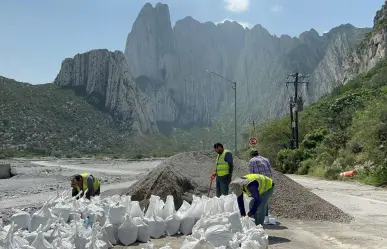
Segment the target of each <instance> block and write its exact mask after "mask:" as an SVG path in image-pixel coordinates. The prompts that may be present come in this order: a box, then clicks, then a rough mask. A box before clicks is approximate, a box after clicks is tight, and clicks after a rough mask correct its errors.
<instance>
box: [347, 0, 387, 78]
mask: <svg viewBox="0 0 387 249" xmlns="http://www.w3.org/2000/svg"><path fill="white" fill-rule="evenodd" d="M386 51H387V1H385V3H384V5H383V6H382V8H381V9H380V10H378V11H377V12H376V15H375V18H374V26H373V29H372V31H371V32H369V33H368V34H367V35H366V37H365V39H364V40H363V41H362V43H361V44H360V46H359V47H358V48H357V49H356V50H355V51H354V53H353V54H352V57H351V60H352V61H351V62H352V63H353V64H354V67H353V68H352V70H351V75H350V77H351V78H352V77H354V76H356V75H357V74H359V73H363V72H366V71H368V70H369V69H371V68H372V67H374V66H375V65H376V64H377V63H378V62H379V61H380V60H382V59H384V58H385V57H386Z"/></svg>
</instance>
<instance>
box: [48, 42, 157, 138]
mask: <svg viewBox="0 0 387 249" xmlns="http://www.w3.org/2000/svg"><path fill="white" fill-rule="evenodd" d="M54 83H55V84H56V85H58V86H61V87H71V88H74V89H75V90H76V91H77V92H78V93H80V94H81V95H83V96H84V97H85V98H86V99H87V100H88V101H89V102H90V103H92V104H93V105H95V106H97V107H99V108H101V109H103V110H105V111H107V112H109V113H110V114H111V115H112V117H113V119H114V121H115V123H116V125H117V126H118V127H119V128H120V129H123V130H128V129H129V130H131V131H133V132H134V133H137V134H143V133H151V132H156V131H158V129H157V125H156V122H155V119H154V115H153V110H152V106H151V103H150V102H149V100H148V98H147V97H146V95H145V94H144V93H143V92H142V91H141V90H140V89H138V87H137V85H136V83H135V81H134V80H133V78H132V76H131V74H130V73H129V71H128V65H127V62H126V60H125V56H124V54H123V53H122V52H120V51H115V52H110V51H108V50H106V49H99V50H92V51H90V52H87V53H83V54H77V55H76V56H75V57H74V58H67V59H65V60H64V61H63V62H62V67H61V69H60V72H59V74H58V75H57V77H56V79H55V81H54Z"/></svg>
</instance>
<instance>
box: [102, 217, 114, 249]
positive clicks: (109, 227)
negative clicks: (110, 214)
mask: <svg viewBox="0 0 387 249" xmlns="http://www.w3.org/2000/svg"><path fill="white" fill-rule="evenodd" d="M104 227H105V230H106V233H107V235H108V238H109V242H110V243H111V244H112V245H117V240H116V238H115V236H114V228H113V224H111V223H110V221H109V220H107V221H106V223H105V225H104Z"/></svg>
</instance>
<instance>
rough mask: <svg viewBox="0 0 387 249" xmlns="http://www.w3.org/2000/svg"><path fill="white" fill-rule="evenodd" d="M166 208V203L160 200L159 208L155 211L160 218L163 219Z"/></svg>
mask: <svg viewBox="0 0 387 249" xmlns="http://www.w3.org/2000/svg"><path fill="white" fill-rule="evenodd" d="M164 206H165V203H164V201H163V200H161V199H160V200H159V204H158V206H157V208H156V210H155V215H156V216H157V217H160V218H162V217H163V209H164Z"/></svg>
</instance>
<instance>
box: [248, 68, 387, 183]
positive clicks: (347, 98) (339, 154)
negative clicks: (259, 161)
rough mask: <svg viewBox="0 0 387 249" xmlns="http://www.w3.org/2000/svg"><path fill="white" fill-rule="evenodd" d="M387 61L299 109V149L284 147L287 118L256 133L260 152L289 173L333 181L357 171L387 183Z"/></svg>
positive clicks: (369, 180)
mask: <svg viewBox="0 0 387 249" xmlns="http://www.w3.org/2000/svg"><path fill="white" fill-rule="evenodd" d="M386 78H387V60H383V61H382V62H379V63H378V64H377V65H376V66H375V67H374V68H372V69H371V70H370V71H368V72H366V73H363V74H361V75H359V76H358V77H356V78H355V79H353V80H351V81H350V82H348V83H347V84H346V85H344V86H341V87H338V88H336V89H335V90H334V91H333V92H332V94H330V95H328V96H326V97H324V98H322V99H320V100H319V101H317V102H316V103H315V104H313V105H311V106H309V107H308V108H306V109H305V110H304V111H303V112H301V113H300V141H302V143H301V146H300V149H297V150H290V149H286V148H285V147H286V146H287V145H288V144H289V141H288V139H287V137H286V135H285V134H288V133H289V122H290V120H289V118H288V117H284V118H282V119H277V120H273V121H270V122H268V123H265V124H264V125H262V126H260V127H259V128H258V129H257V132H256V133H254V132H252V134H253V135H255V136H257V137H258V138H259V141H260V144H259V150H260V152H261V153H262V154H263V155H265V156H267V157H269V158H271V159H272V161H273V163H274V166H275V167H276V168H277V169H279V170H281V171H282V172H285V173H299V174H311V175H316V176H323V177H327V178H331V179H336V178H338V175H339V173H340V172H343V171H346V170H352V169H356V170H358V172H359V174H358V176H357V178H358V179H361V180H363V181H365V182H367V183H372V184H378V185H379V184H387V164H386V158H387V105H386V101H387V82H386Z"/></svg>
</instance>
